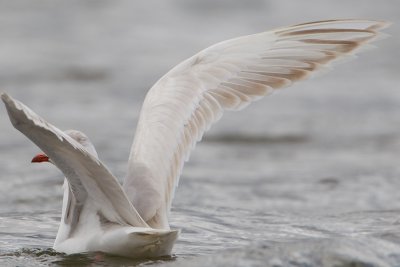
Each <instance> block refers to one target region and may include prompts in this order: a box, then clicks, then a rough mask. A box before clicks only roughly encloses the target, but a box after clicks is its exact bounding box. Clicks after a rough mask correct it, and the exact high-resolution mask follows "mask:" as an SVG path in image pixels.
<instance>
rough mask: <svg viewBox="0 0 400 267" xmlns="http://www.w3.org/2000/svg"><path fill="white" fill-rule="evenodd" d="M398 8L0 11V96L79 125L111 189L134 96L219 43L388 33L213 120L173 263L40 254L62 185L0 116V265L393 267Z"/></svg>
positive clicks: (396, 245) (134, 111)
mask: <svg viewBox="0 0 400 267" xmlns="http://www.w3.org/2000/svg"><path fill="white" fill-rule="evenodd" d="M399 10H400V4H399V1H397V0H385V1H373V0H368V1H366V0H356V1H336V0H335V1H334V0H332V1H319V0H309V1H288V0H279V1H262V0H257V1H228V0H219V1H216V0H202V1H195V0H175V1H155V0H147V1H141V2H139V1H129V0H125V1H122V0H113V1H111V0H110V1H105V0H91V1H89V0H86V1H82V0H80V1H78V0H69V1H54V0H38V1H30V0H13V1H8V0H0V40H1V41H0V88H1V90H4V91H7V92H8V93H9V94H11V95H12V96H14V97H15V98H17V99H19V100H21V101H23V102H24V103H26V104H27V105H28V106H30V107H31V108H32V109H34V110H35V111H36V112H38V113H39V114H41V115H42V116H44V117H45V118H46V119H47V120H49V121H50V122H52V123H53V124H55V125H57V126H58V127H60V128H61V129H71V128H73V129H79V130H82V131H83V132H85V133H86V134H87V135H88V136H89V137H90V138H91V139H92V141H93V142H94V144H95V145H96V147H97V150H98V152H99V155H100V157H101V159H102V160H103V162H105V163H106V165H107V166H108V167H109V168H110V169H111V170H112V172H113V173H114V174H115V175H116V176H117V177H120V178H123V176H124V174H125V170H126V161H127V158H128V154H129V149H130V145H131V142H132V139H133V134H134V130H135V125H136V121H137V118H138V114H139V110H140V105H141V103H142V101H143V99H144V96H145V93H146V91H147V90H148V88H150V87H151V85H152V84H153V83H154V82H155V81H156V80H157V79H158V78H159V77H160V76H161V75H163V74H164V73H165V72H167V71H168V70H169V69H170V68H171V67H173V66H174V65H175V64H177V63H178V62H180V61H181V60H183V59H185V58H187V57H189V56H191V55H192V54H194V53H196V52H197V51H199V50H201V49H202V48H205V47H207V46H208V45H211V44H213V43H215V42H218V41H221V40H225V39H228V38H232V37H236V36H240V35H245V34H250V33H255V32H260V31H264V30H268V29H272V28H274V27H279V26H284V25H290V24H294V23H300V22H306V21H312V20H320V19H330V18H375V19H384V20H388V21H391V22H393V23H394V25H392V26H391V28H389V29H387V31H386V32H387V33H389V34H390V35H392V36H391V37H390V38H387V39H385V40H382V41H380V42H378V43H377V47H378V48H377V49H372V50H369V51H366V52H364V53H363V54H361V55H360V56H359V58H357V59H356V60H353V61H350V62H346V63H345V64H343V65H340V66H338V67H336V68H335V69H334V70H333V71H331V72H329V73H326V74H324V75H319V76H317V77H315V78H313V79H312V80H310V81H305V82H302V83H300V84H297V85H295V86H293V88H288V89H285V90H282V91H281V92H278V93H276V94H274V95H272V96H270V97H268V98H266V99H263V100H261V101H259V102H257V103H254V104H253V105H251V106H250V107H249V108H247V109H246V110H244V111H241V112H239V113H227V114H225V116H224V118H223V119H222V120H221V121H220V122H219V123H218V124H217V125H215V127H213V128H212V129H211V131H210V132H209V133H208V134H207V135H206V137H205V139H204V141H203V142H202V143H200V144H198V145H197V148H196V150H195V151H194V152H193V153H192V156H191V160H190V162H188V163H187V164H186V165H185V168H184V172H183V175H182V177H181V180H180V186H179V188H178V190H177V192H176V197H175V200H174V203H173V209H172V214H171V225H172V227H173V228H179V229H182V233H181V236H180V238H179V240H178V242H177V244H176V246H175V248H174V251H173V252H174V256H172V257H166V258H161V259H156V260H142V261H132V260H130V259H124V258H118V257H111V256H108V255H103V254H99V253H89V254H80V255H71V256H66V255H63V254H60V253H56V252H54V251H53V250H52V249H51V247H52V243H53V240H54V238H55V235H56V232H57V227H58V221H59V219H60V210H61V200H62V190H61V184H62V175H61V174H60V172H59V171H58V170H56V169H55V168H54V167H53V166H50V165H45V164H37V165H32V164H30V160H31V158H32V156H33V155H35V153H37V152H38V149H37V148H36V147H35V146H34V145H33V144H32V143H31V142H30V141H28V140H27V139H26V138H25V137H24V136H22V135H21V134H20V133H19V132H17V131H16V130H14V129H13V128H12V126H11V124H10V122H9V121H8V117H7V115H6V111H5V109H4V107H0V129H1V131H0V152H1V153H0V266H40V265H43V266H47V265H52V266H120V265H123V266H135V265H146V266H147V265H159V266H207V265H208V266H400V194H399V193H398V192H399V189H400V165H399V161H398V158H399V155H400V91H399V89H400V88H399V85H400V83H399V82H400V78H399V70H400V60H399V55H400V54H399V47H400V38H399V34H400V28H399V27H400V26H399V22H400V17H399V15H398V14H399Z"/></svg>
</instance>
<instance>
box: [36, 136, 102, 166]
mask: <svg viewBox="0 0 400 267" xmlns="http://www.w3.org/2000/svg"><path fill="white" fill-rule="evenodd" d="M64 133H66V134H67V135H68V136H69V137H71V138H72V139H74V140H75V141H76V142H78V143H79V144H80V145H81V146H83V147H84V148H85V149H86V150H87V151H88V152H89V153H90V154H92V155H93V156H95V157H96V158H97V157H98V156H97V152H96V149H95V148H94V145H93V144H92V142H90V140H89V138H88V137H87V136H86V134H84V133H82V132H80V131H78V130H67V131H64ZM31 162H32V163H42V162H50V163H52V161H51V159H50V158H49V157H48V156H47V155H46V154H44V153H39V154H37V155H36V156H34V157H33V159H32V161H31Z"/></svg>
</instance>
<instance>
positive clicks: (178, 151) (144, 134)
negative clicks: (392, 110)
mask: <svg viewBox="0 0 400 267" xmlns="http://www.w3.org/2000/svg"><path fill="white" fill-rule="evenodd" d="M385 26H386V23H384V22H379V21H369V20H331V21H319V22H313V23H306V24H299V25H295V26H291V27H287V28H280V29H277V30H274V31H270V32H263V33H259V34H254V35H249V36H244V37H240V38H236V39H232V40H228V41H224V42H221V43H218V44H216V45H213V46H211V47H209V48H207V49H205V50H203V51H201V52H200V53H198V54H196V55H195V56H193V57H191V58H189V59H187V60H186V61H184V62H182V63H180V64H179V65H177V66H176V67H175V68H173V69H172V70H171V71H169V72H168V73H167V74H166V75H165V76H163V77H162V78H161V79H160V80H159V81H158V82H157V83H156V84H155V85H154V86H153V87H152V88H151V89H150V91H149V92H148V94H147V96H146V99H145V101H144V103H143V107H142V110H141V113H140V118H139V122H138V126H137V130H136V135H135V139H134V142H133V146H132V149H131V153H130V159H129V166H128V174H127V177H126V179H125V181H124V185H123V187H124V189H125V191H126V193H127V195H128V197H129V198H130V199H131V201H132V203H133V205H134V206H135V207H136V208H137V210H138V212H139V213H140V215H141V216H142V217H143V218H144V220H145V221H147V222H148V223H149V224H150V225H151V226H153V227H156V228H167V227H168V221H167V214H168V212H169V210H170V205H171V201H172V197H173V194H174V190H175V187H176V186H177V184H178V179H179V176H180V174H181V171H182V167H183V164H184V161H185V160H187V159H188V158H189V154H190V151H191V149H193V148H194V146H195V144H196V142H198V141H200V140H201V138H202V137H203V134H204V132H206V131H207V130H208V129H209V128H210V126H211V125H212V124H213V123H215V122H216V121H218V120H219V119H220V117H221V116H222V113H223V112H224V111H225V110H239V109H242V108H243V107H245V106H247V105H248V104H249V103H251V102H252V101H255V100H258V99H260V98H261V97H263V96H265V95H267V94H269V93H271V92H272V91H273V90H275V89H278V88H282V87H286V86H289V85H291V84H292V83H293V82H295V81H298V80H301V79H305V78H306V77H308V76H309V75H310V74H311V73H313V72H315V71H316V70H318V69H320V68H321V67H323V66H325V65H327V64H328V63H330V62H331V61H333V60H335V59H337V58H341V57H343V56H345V55H348V54H351V53H352V52H353V51H354V50H355V49H356V48H358V47H359V46H361V45H363V44H366V43H368V42H370V41H371V40H372V39H373V38H374V37H376V35H377V33H378V31H379V30H380V29H382V28H384V27H385Z"/></svg>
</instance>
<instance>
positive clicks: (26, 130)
mask: <svg viewBox="0 0 400 267" xmlns="http://www.w3.org/2000/svg"><path fill="white" fill-rule="evenodd" d="M1 98H2V100H3V102H4V103H5V105H6V108H7V111H8V114H9V117H10V120H11V122H12V124H13V125H14V127H15V128H16V129H17V130H19V131H20V132H22V133H23V134H24V135H25V136H26V137H28V138H29V139H31V140H32V141H33V142H34V143H35V144H36V145H37V146H38V147H40V148H41V149H42V150H43V152H44V153H46V154H47V155H48V156H49V157H50V158H51V160H52V162H53V163H54V164H55V165H56V166H57V167H58V168H59V169H60V170H61V171H62V172H63V173H64V175H65V177H66V179H67V180H68V182H69V184H70V189H71V193H72V194H73V196H74V199H76V201H77V202H78V203H82V202H84V201H85V200H86V198H87V197H89V198H92V199H93V200H94V202H95V203H96V204H97V205H98V209H99V210H100V211H101V213H102V214H103V216H105V217H106V218H107V219H108V220H109V221H111V222H115V223H118V224H121V225H131V226H137V227H148V225H147V224H146V223H145V222H144V221H143V219H142V218H141V217H140V215H139V214H138V212H137V211H136V210H135V208H134V207H133V206H132V204H131V203H130V201H129V200H128V198H127V196H126V194H125V192H124V190H123V189H122V187H121V185H120V184H119V182H118V180H117V179H116V178H115V177H114V176H113V175H112V174H111V173H110V171H109V170H108V169H107V168H106V167H105V166H104V165H103V163H102V162H101V161H100V160H99V159H97V158H96V157H95V156H94V155H92V154H90V153H89V152H88V151H87V150H86V149H85V148H84V147H83V146H81V145H80V144H79V143H78V142H76V141H75V140H74V139H72V138H71V137H70V136H68V135H67V134H65V133H64V132H63V131H61V130H60V129H58V128H57V127H55V126H53V125H51V124H50V123H48V122H46V121H45V120H44V119H43V118H41V117H40V116H38V115H37V114H35V113H34V112H33V111H32V110H31V109H29V108H28V107H26V106H25V105H24V104H22V103H21V102H19V101H17V100H15V99H13V98H11V97H10V96H8V95H7V94H2V95H1ZM82 204H83V203H82Z"/></svg>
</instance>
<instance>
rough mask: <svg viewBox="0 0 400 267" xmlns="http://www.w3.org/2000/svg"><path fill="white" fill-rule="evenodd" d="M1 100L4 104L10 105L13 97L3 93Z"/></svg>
mask: <svg viewBox="0 0 400 267" xmlns="http://www.w3.org/2000/svg"><path fill="white" fill-rule="evenodd" d="M0 95H1V100H3V102H4V104H6V105H7V104H10V103H11V102H12V98H11V96H9V95H8V94H7V93H6V92H2V93H1V94H0Z"/></svg>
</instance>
